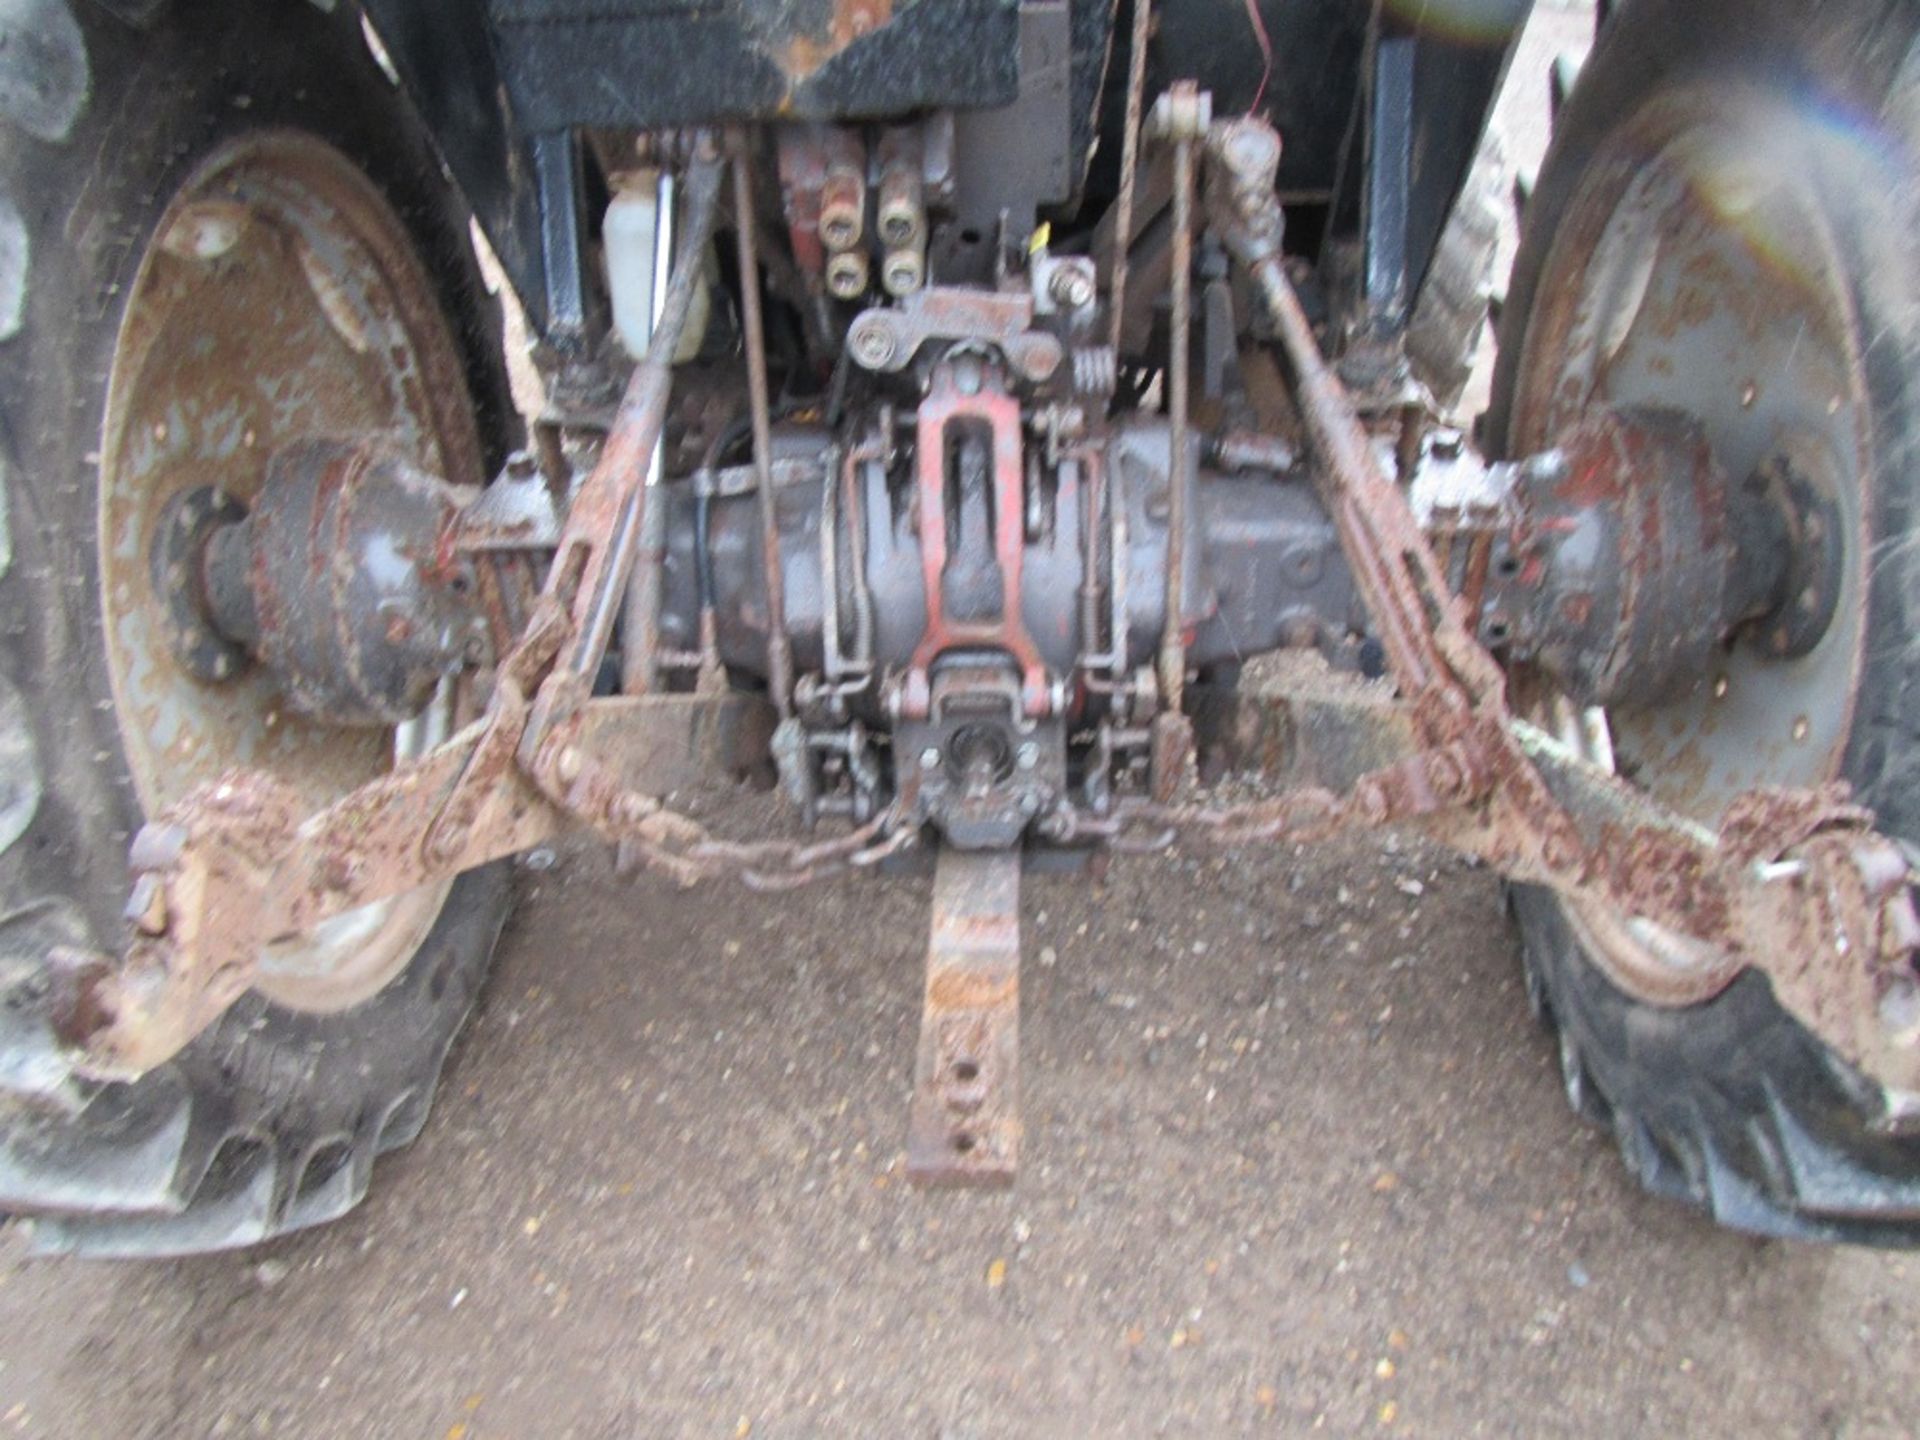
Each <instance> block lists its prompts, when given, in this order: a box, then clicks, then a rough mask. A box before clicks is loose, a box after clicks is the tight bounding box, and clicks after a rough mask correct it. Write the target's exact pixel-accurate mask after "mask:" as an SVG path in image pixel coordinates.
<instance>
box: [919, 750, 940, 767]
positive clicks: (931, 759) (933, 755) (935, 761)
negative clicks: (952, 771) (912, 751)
mask: <svg viewBox="0 0 1920 1440" xmlns="http://www.w3.org/2000/svg"><path fill="white" fill-rule="evenodd" d="M920 768H921V769H922V770H938V769H939V768H940V747H939V746H937V745H929V746H927V748H926V749H924V750H922V751H921V752H920Z"/></svg>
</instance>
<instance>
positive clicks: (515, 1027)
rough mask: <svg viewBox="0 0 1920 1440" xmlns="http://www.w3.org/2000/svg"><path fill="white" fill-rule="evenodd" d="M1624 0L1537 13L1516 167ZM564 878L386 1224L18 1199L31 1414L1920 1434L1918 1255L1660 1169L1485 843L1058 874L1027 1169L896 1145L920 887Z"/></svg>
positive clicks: (1029, 1432) (863, 1428) (1172, 860)
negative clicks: (111, 1254)
mask: <svg viewBox="0 0 1920 1440" xmlns="http://www.w3.org/2000/svg"><path fill="white" fill-rule="evenodd" d="M1587 23H1588V22H1587V21H1586V19H1585V18H1584V17H1583V16H1582V15H1580V14H1579V13H1577V11H1567V10H1563V9H1559V8H1553V9H1548V10H1546V11H1544V12H1543V13H1542V14H1541V15H1540V16H1539V17H1538V18H1537V20H1536V22H1535V25H1534V28H1533V31H1532V33H1531V34H1530V35H1529V39H1528V44H1527V48H1526V50H1525V51H1524V52H1523V54H1522V56H1521V58H1520V60H1519V61H1518V62H1517V64H1516V66H1515V70H1514V75H1515V81H1516V83H1515V86H1514V90H1513V93H1512V94H1511V95H1510V96H1509V99H1508V101H1507V105H1506V110H1505V112H1504V114H1503V119H1502V127H1503V131H1504V135H1505V143H1506V153H1507V154H1508V156H1509V157H1510V158H1511V159H1512V160H1513V162H1514V163H1516V164H1518V165H1521V166H1525V167H1531V166H1532V165H1534V164H1537V161H1538V155H1539V151H1540V148H1541V146H1542V144H1543V139H1544V137H1543V135H1542V133H1541V127H1540V125H1539V124H1538V120H1537V117H1538V116H1539V114H1540V110H1541V97H1540V89H1541V86H1540V83H1539V79H1538V77H1539V76H1540V75H1541V74H1542V73H1543V72H1544V68H1545V61H1546V59H1547V57H1548V56H1550V55H1551V54H1553V53H1554V52H1555V51H1557V50H1560V49H1564V48H1569V47H1577V46H1578V45H1579V44H1580V43H1581V42H1582V41H1583V39H1584V36H1585V34H1586V29H1587ZM525 879H526V884H525V901H524V904H523V905H522V907H521V909H520V910H519V912H518V914H517V916H516V919H515V920H514V922H513V924H512V925H511V926H510V928H509V930H508V933H507V937H506V939H505V942H504V943H503V946H502V950H501V961H500V969H499V972H498V974H497V977H496V980H495V983H494V984H493V986H492V987H491V989H490V991H489V992H488V995H487V997H486V998H485V1000H484V1001H483V1004H482V1008H481V1010H480V1012H479V1014H478V1015H477V1016H476V1019H475V1023H474V1025H473V1027H472V1029H471V1031H470V1033H469V1035H468V1037H467V1039H466V1041H465V1042H464V1043H463V1045H462V1047H461V1048H460V1049H459V1051H458V1052H457V1053H456V1055H455V1058H454V1061H453V1063H452V1065H451V1067H450V1069H449V1071H448V1076H447V1082H446V1086H445V1088H444V1090H443V1092H442V1098H441V1102H440V1106H439V1108H438V1110H437V1112H436V1114H435V1117H434V1119H433V1121H432V1123H431V1124H430V1125H429V1126H428V1129H427V1131H426V1133H425V1135H424V1136H423V1137H422V1139H421V1140H420V1142H419V1143H418V1144H417V1145H416V1146H414V1147H413V1148H412V1149H411V1150H409V1151H407V1152H405V1153H404V1154H402V1155H399V1156H396V1157H394V1158H393V1159H391V1160H388V1161H385V1162H382V1164H381V1167H380V1170H379V1174H378V1176H377V1183H376V1186H375V1192H374V1195H373V1197H372V1199H371V1200H370V1201H369V1203H368V1204H367V1205H366V1206H365V1207H363V1208H362V1209H361V1210H360V1211H359V1212H357V1213H356V1214H354V1215H353V1216H351V1217H349V1218H348V1219H347V1220H346V1221H344V1222H343V1223H341V1224H339V1225H336V1226H334V1227H331V1228H329V1229H327V1230H324V1231H321V1232H318V1233H315V1234H311V1235H306V1236H299V1237H294V1238H292V1239H289V1240H286V1241H283V1242H279V1243H276V1244H274V1245H271V1246H268V1247H265V1248H263V1249H261V1250H258V1251H255V1252H252V1253H250V1254H246V1255H239V1256H223V1257H214V1258H209V1259H203V1260H195V1261H186V1262H176V1263H163V1264H145V1265H120V1266H89V1265H78V1264H68V1263H35V1262H29V1261H27V1260H25V1259H24V1258H23V1256H22V1248H23V1237H21V1236H20V1235H18V1234H9V1235H7V1236H5V1237H4V1238H0V1337H4V1338H0V1436H3V1435H7V1434H13V1433H19V1434H28V1435H47V1436H72V1437H80V1436H98V1435H120V1436H128V1437H143V1436H155V1437H160V1436H165V1437H174V1436H216V1435H232V1436H253V1435H302V1436H315V1437H333V1436H341V1437H358V1436H380V1437H387V1436H395V1437H415V1436H418V1437H426V1440H495V1437H521V1440H544V1437H572V1436H580V1437H632V1436H656V1435H657V1436H677V1435H690V1436H744V1435H753V1436H836V1437H837V1436H888V1437H892V1436H930V1437H931V1436H939V1437H953V1440H961V1437H974V1436H980V1437H986V1436H1045V1437H1054V1436H1079V1435H1101V1436H1105V1435H1116V1436H1118V1435H1129V1436H1131V1435H1179V1436H1195V1435H1238V1434H1242V1433H1249V1434H1268V1433H1274V1434H1283V1433H1293V1432H1306V1431H1312V1430H1323V1431H1326V1432H1329V1433H1335V1434H1342V1433H1356V1432H1362V1433H1368V1434H1407V1435H1429V1436H1454V1435H1475V1434H1491V1435H1511V1434H1525V1435H1530V1436H1549V1435H1608V1436H1613V1435H1623V1434H1628V1435H1640V1434H1645V1435H1661V1434H1679V1433H1687V1434H1697V1435H1703V1436H1714V1435H1728V1436H1731V1435H1743V1436H1745V1435H1753V1434H1767V1435H1793V1436H1813V1435H1820V1436H1827V1435H1832V1436H1878V1435H1887V1436H1894V1435H1908V1434H1911V1433H1913V1422H1912V1411H1913V1396H1914V1395H1915V1393H1916V1388H1917V1386H1916V1377H1917V1374H1920V1358H1917V1357H1920V1343H1917V1342H1920V1298H1916V1295H1915V1288H1914V1284H1913V1281H1914V1278H1915V1263H1914V1262H1913V1261H1909V1260H1907V1259H1905V1258H1902V1257H1899V1256H1889V1255H1882V1254H1877V1253H1873V1252H1867V1251H1860V1250H1847V1249H1838V1250H1819V1249H1812V1248H1806V1247H1800V1246H1794V1245H1787V1244H1775V1243H1763V1242H1758V1241H1754V1240H1749V1239H1745V1238H1742V1237H1739V1236H1734V1235H1730V1234H1727V1233H1724V1232H1720V1231H1716V1230H1714V1229H1711V1228H1709V1227H1708V1226H1707V1225H1706V1224H1705V1223H1704V1222H1703V1221H1701V1220H1700V1219H1698V1218H1697V1217H1696V1216H1694V1215H1692V1214H1691V1213H1689V1212H1687V1211H1684V1210H1681V1209H1679V1208H1676V1207H1674V1206H1672V1205H1669V1204H1666V1203H1662V1202H1658V1201H1655V1200H1652V1199H1649V1198H1647V1197H1645V1196H1643V1195H1642V1194H1640V1193H1639V1192H1638V1191H1637V1190H1635V1189H1634V1188H1633V1187H1632V1186H1631V1184H1630V1183H1629V1182H1628V1180H1627V1179H1626V1177H1625V1174H1624V1171H1623V1170H1622V1168H1621V1166H1620V1164H1619V1162H1618V1160H1617V1158H1616V1156H1615V1155H1614V1153H1613V1150H1612V1148H1611V1145H1610V1143H1609V1142H1608V1141H1607V1140H1606V1139H1605V1137H1603V1136H1602V1135H1600V1134H1598V1133H1597V1132H1595V1131H1593V1130H1591V1129H1589V1128H1587V1127H1585V1126H1583V1125H1581V1124H1580V1123H1579V1122H1577V1121H1576V1120H1575V1119H1574V1118H1573V1117H1572V1115H1571V1114H1570V1113H1569V1112H1568V1111H1567V1109H1566V1106H1565V1105H1564V1103H1563V1102H1562V1100H1561V1097H1560V1093H1559V1087H1558V1082H1557V1078H1556V1072H1555V1069H1554V1065H1553V1059H1552V1055H1551V1047H1550V1045H1549V1043H1548V1041H1547V1040H1546V1038H1545V1037H1544V1035H1543V1034H1542V1033H1541V1032H1540V1031H1539V1030H1538V1029H1537V1028H1536V1027H1535V1026H1534V1025H1533V1024H1532V1022H1531V1021H1530V1019H1529V1018H1528V1016H1527V1012H1526V1004H1525V1000H1524V997H1523V993H1522V989H1521V985H1520V982H1519V970H1518V965H1517V960H1516V955H1515V950H1514V942H1513V937H1512V932H1511V930H1510V928H1509V926H1508V923H1507V920H1506V918H1505V915H1504V913H1503V910H1502V908H1501V905H1500V898H1499V891H1498V887H1497V885H1496V883H1495V882H1494V881H1493V879H1492V878H1491V877H1490V876H1488V875H1487V874H1486V873H1485V872H1484V871H1479V870H1474V869H1470V868H1468V867H1466V866H1465V865H1463V864H1462V863H1461V862H1459V861H1457V860H1455V859H1453V858H1451V857H1448V856H1444V855H1439V854H1433V853H1429V852H1427V851H1424V850H1416V849H1405V848H1403V849H1398V850H1396V849H1393V848H1391V847H1385V848H1383V847H1382V846H1381V845H1380V844H1379V843H1378V842H1373V843H1369V844H1364V845H1362V844H1353V845H1347V846H1342V847H1334V848H1329V849H1324V850H1318V851H1314V852H1311V853H1308V854H1304V855H1295V854H1291V853H1277V854H1271V855H1264V856H1261V857H1258V858H1254V859H1249V858H1228V859H1223V858H1213V857H1201V856H1193V855H1174V856H1171V857H1161V858H1156V859H1150V860H1149V859H1129V860H1122V861H1118V862H1116V863H1115V864H1114V866H1113V867H1112V870H1111V871H1110V873H1109V874H1108V876H1107V877H1106V879H1105V881H1104V882H1103V883H1096V882H1095V881H1093V880H1092V879H1090V878H1080V879H1060V878H1055V879H1039V878H1036V879H1033V880H1030V881H1029V882H1028V884H1027V888H1026V895H1025V904H1024V910H1023V915H1024V923H1025V926H1026V935H1027V963H1026V971H1025V979H1024V982H1023V991H1024V996H1023V998H1024V1011H1023V1017H1022V1028H1023V1037H1022V1039H1023V1047H1024V1049H1023V1062H1022V1063H1023V1072H1024V1078H1023V1085H1024V1089H1025V1097H1026V1120H1027V1125H1028V1132H1027V1141H1026V1149H1025V1168H1024V1170H1023V1172H1022V1175H1021V1179H1020V1183H1019V1186H1018V1188H1017V1189H1016V1190H1014V1191H1012V1192H1011V1193H1002V1194H980V1193H971V1194H968V1193H958V1194H956V1193H944V1194H922V1193H919V1192H916V1191H915V1190H913V1189H912V1188H910V1187H909V1186H907V1185H906V1184H904V1183H903V1181H902V1178H901V1145H902V1140H903V1134H904V1128H905V1121H906V1095H907V1089H908V1083H909V1073H910V1068H911V1063H912V1045H913V1038H914V1033H915V1028H916V1026H917V1023H918V1005H919V991H920V983H921V963H922V946H923V943H924V933H925V924H926V913H925V912H926V904H927V899H928V889H929V887H928V883H927V881H926V880H925V879H924V878H919V879H915V878H887V879H874V880H868V881H863V882H859V883H857V884H847V885H842V886H838V887H829V888H821V889H817V890H813V891H807V892H802V893H800V894H797V895H790V896H783V897H777V898H774V897H765V896H755V895H749V894H746V893H744V892H741V891H738V890H735V889H708V890H703V891H696V892H693V893H691V894H681V893H678V892H676V891H674V890H672V889H671V888H670V887H668V886H666V885H665V884H662V883H660V882H657V881H654V880H650V879H644V878H643V879H640V880H636V881H629V880H623V879H618V878H616V877H614V876H613V875H611V874H610V873H609V869H608V865H607V862H606V860H605V858H604V856H602V855H600V854H599V853H598V852H595V851H591V850H581V851H579V852H578V853H574V854H569V855H566V856H564V857H563V861H562V864H561V865H560V866H559V867H558V868H556V869H553V870H548V871H544V872H538V873H532V872H530V873H528V874H527V875H526V877H525Z"/></svg>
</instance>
